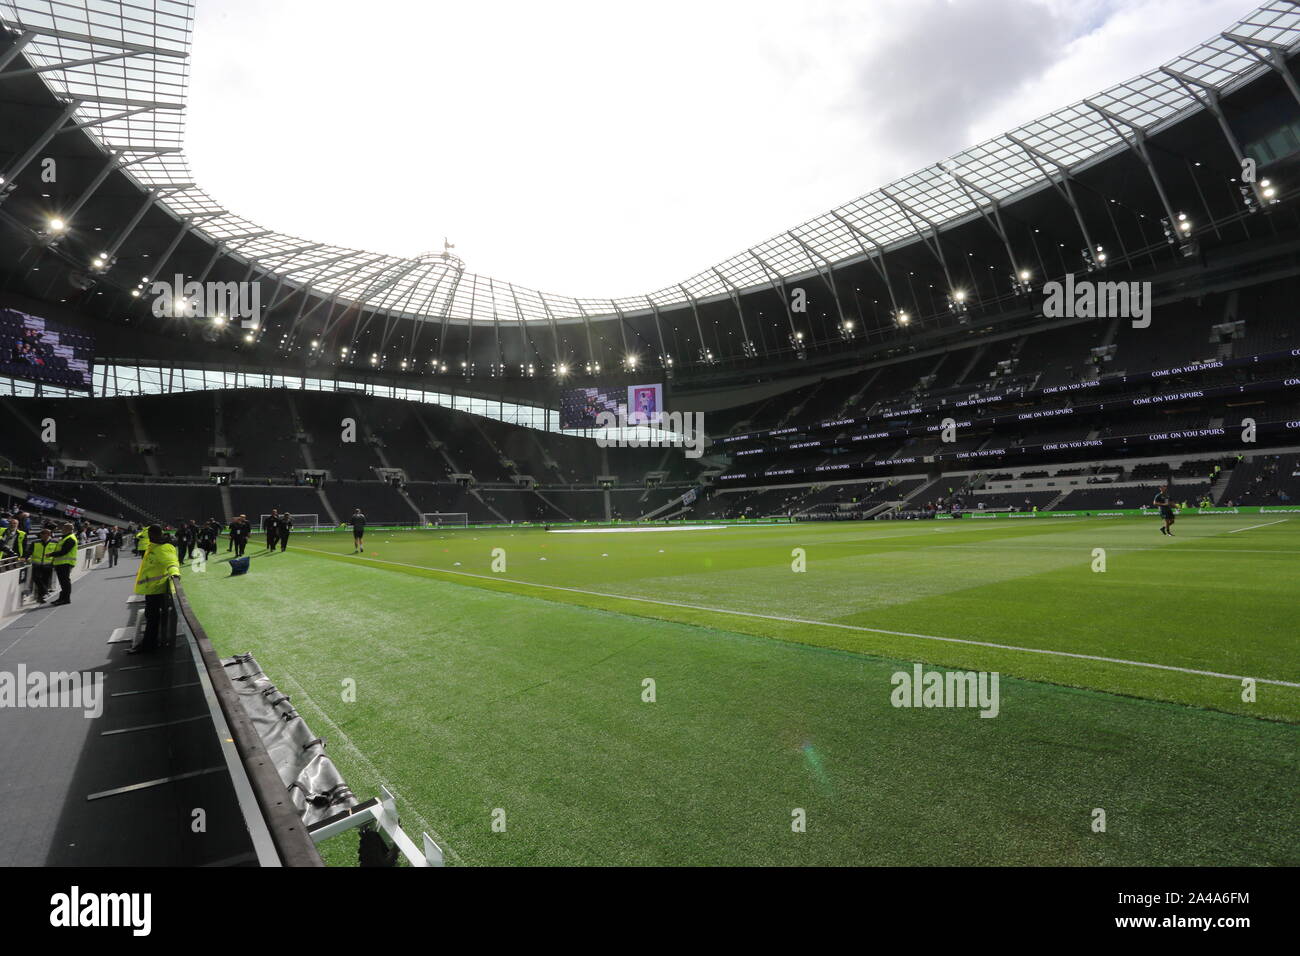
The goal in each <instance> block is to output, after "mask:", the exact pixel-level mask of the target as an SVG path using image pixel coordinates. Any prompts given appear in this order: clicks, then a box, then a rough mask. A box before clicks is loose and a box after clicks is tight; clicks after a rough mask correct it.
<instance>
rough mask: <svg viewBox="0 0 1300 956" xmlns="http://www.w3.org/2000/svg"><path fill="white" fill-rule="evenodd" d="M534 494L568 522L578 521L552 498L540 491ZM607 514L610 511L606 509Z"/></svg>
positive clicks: (535, 490)
mask: <svg viewBox="0 0 1300 956" xmlns="http://www.w3.org/2000/svg"><path fill="white" fill-rule="evenodd" d="M533 494H535V495H536V496H537V497H538V498H541V499H542V502H543V504H545V505H546V506H547V507H548V508H554V509H555V510H556V511H558V512H559V513H560V514H562V515H564V517H565V519H566V520H568V521H576V520H577V519H576V518H574V517H573V515H571V514H569V513H568V512H567V511H565V510H564V509H563V508H561V507H560V506H559V505H557V504H556V503H555V502H554V501H552V500H551V499H550V498H548V497H546V495H544V494H542V493H541V492H540V491H538V490H537V489H533ZM607 498H608V496H607ZM606 514H608V509H606Z"/></svg>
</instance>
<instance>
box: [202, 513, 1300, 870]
mask: <svg viewBox="0 0 1300 956" xmlns="http://www.w3.org/2000/svg"><path fill="white" fill-rule="evenodd" d="M1157 528H1158V522H1157V521H1156V520H1154V519H1152V520H1135V519H1114V520H1108V519H1095V518H1094V519H1088V518H1080V519H1072V518H1061V519H1034V520H1022V521H1019V522H1017V521H1009V520H1006V521H1004V520H996V521H976V520H965V521H942V522H940V521H918V522H884V521H881V522H863V523H857V522H850V523H833V524H813V523H809V524H793V525H789V524H786V525H756V526H729V527H721V528H717V529H713V530H674V531H661V530H657V531H637V532H636V533H557V532H555V531H549V532H548V531H545V530H542V529H533V530H510V529H474V528H468V529H457V530H454V531H453V530H444V531H432V530H431V531H407V532H401V531H393V532H382V531H381V532H375V531H372V532H371V533H370V534H369V535H368V536H367V539H366V549H365V553H364V554H362V555H355V554H352V553H350V552H351V551H352V537H351V534H350V533H349V532H337V533H318V534H295V535H294V538H293V541H292V544H291V545H290V549H289V551H288V552H286V553H284V554H274V555H267V554H266V553H265V552H259V551H258V550H257V549H256V548H251V549H250V552H249V553H250V554H251V555H252V556H253V561H252V568H251V570H250V572H249V573H248V574H247V575H244V576H240V577H228V576H227V575H226V572H225V567H224V565H223V564H221V563H216V562H214V563H212V564H209V566H208V570H207V571H206V572H205V573H197V572H195V571H193V570H190V569H187V570H186V571H185V575H184V584H185V587H186V590H187V593H188V594H189V596H190V599H191V602H192V604H193V606H194V608H195V610H196V612H197V613H198V616H199V619H200V620H201V621H202V622H203V624H204V627H205V628H206V629H207V631H208V633H209V635H210V637H211V638H212V640H213V643H214V644H215V646H216V648H217V650H218V651H219V652H220V653H221V654H222V655H223V656H227V655H230V654H234V653H242V652H248V651H251V652H253V653H254V654H255V655H256V656H257V658H258V661H259V662H260V663H261V665H262V667H263V669H264V670H265V671H266V672H267V674H268V675H269V676H270V677H271V678H272V680H274V681H275V682H276V683H277V684H278V686H279V687H280V688H281V689H282V690H283V691H284V692H285V693H288V694H290V695H291V697H292V699H293V702H294V704H295V706H296V707H297V708H298V710H299V712H300V713H301V714H302V715H303V716H304V717H305V718H306V719H307V721H308V723H309V725H310V726H311V727H312V728H313V730H315V732H316V733H318V734H320V735H322V736H324V737H325V738H326V740H327V741H328V752H329V753H330V755H331V756H332V757H333V759H334V760H335V762H336V763H337V764H338V765H339V767H340V769H341V770H342V771H343V773H344V775H345V777H346V778H347V780H348V782H349V784H350V785H351V787H352V788H353V790H354V791H356V792H357V794H358V795H359V796H362V797H367V796H371V795H373V794H375V793H377V792H378V788H379V786H380V785H385V786H387V787H388V788H389V789H390V790H391V791H392V792H393V793H394V794H395V795H396V797H397V800H398V808H399V811H400V813H401V815H402V819H403V824H404V826H405V827H406V829H407V830H408V832H412V833H413V835H415V834H418V832H419V831H421V830H424V831H427V832H429V833H430V835H432V836H434V837H435V839H437V840H439V842H440V843H441V844H442V845H444V846H445V847H446V848H447V851H448V862H450V863H458V864H467V865H492V864H525V865H552V864H972V865H1001V864H1026V865H1046V864H1063V865H1093V864H1129V865H1143V864H1151V865H1166V864H1168V865H1172V864H1181V865H1229V864H1238V865H1239V864H1289V865H1295V864H1297V863H1300V839H1298V837H1300V800H1297V780H1298V779H1300V777H1298V775H1297V774H1298V771H1300V641H1298V639H1297V638H1298V634H1297V607H1298V606H1300V601H1298V600H1297V596H1298V595H1300V519H1296V518H1289V519H1288V518H1282V519H1276V518H1274V517H1272V516H1268V515H1259V516H1253V515H1252V516H1215V517H1200V516H1190V517H1186V518H1184V519H1183V520H1180V521H1179V522H1178V525H1177V533H1178V536H1177V537H1175V538H1165V537H1164V536H1163V535H1161V534H1159V533H1158V531H1157ZM918 663H919V664H921V665H922V669H923V672H924V673H929V672H932V671H977V672H988V673H993V672H996V673H997V674H998V675H999V683H998V697H997V705H996V716H992V715H991V714H992V711H993V708H989V707H984V708H983V712H985V713H988V714H990V716H981V708H979V707H971V706H966V707H952V706H949V707H932V706H899V705H900V704H902V703H912V704H915V703H918V702H920V703H924V701H921V700H920V699H919V698H910V699H905V698H904V696H903V692H902V691H900V685H901V681H902V678H901V677H899V676H896V675H903V674H905V675H907V676H908V677H909V678H910V677H911V676H913V675H914V674H915V673H916V671H915V666H916V665H917V664H918ZM986 686H987V685H986ZM352 687H355V693H350V692H349V689H350V688H352ZM353 698H354V699H353ZM948 702H949V703H952V701H951V700H949V701H948ZM967 703H970V702H969V701H968V702H967ZM334 842H337V843H339V844H340V845H343V841H334ZM323 849H324V850H325V852H326V854H327V859H329V860H330V861H332V862H338V863H346V862H347V861H348V854H347V853H345V852H343V851H342V850H340V849H339V848H338V847H333V846H332V844H330V843H327V844H326V845H325V847H324V848H323Z"/></svg>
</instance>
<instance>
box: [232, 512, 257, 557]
mask: <svg viewBox="0 0 1300 956" xmlns="http://www.w3.org/2000/svg"><path fill="white" fill-rule="evenodd" d="M251 531H252V528H250V527H249V526H248V515H240V516H239V517H237V518H236V519H235V520H234V521H232V522H230V540H231V541H233V542H234V543H235V557H237V558H242V557H243V556H244V549H245V548H247V547H248V535H249V533H250V532H251Z"/></svg>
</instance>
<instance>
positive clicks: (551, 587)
mask: <svg viewBox="0 0 1300 956" xmlns="http://www.w3.org/2000/svg"><path fill="white" fill-rule="evenodd" d="M1283 520H1285V519H1283ZM298 550H299V551H306V552H309V553H311V554H319V555H323V556H324V557H327V558H332V559H334V560H340V559H343V558H347V557H360V559H361V560H362V561H369V562H371V563H373V564H380V565H383V564H388V565H393V566H395V567H402V568H414V569H416V570H419V571H431V572H433V573H435V574H450V575H455V576H457V577H465V578H477V579H479V580H483V581H499V582H501V583H503V584H514V585H517V586H520V587H525V588H539V589H541V590H544V591H564V592H568V593H570V594H585V595H589V596H591V597H598V598H606V599H610V600H617V601H631V602H632V603H634V604H653V605H657V606H659V607H673V608H681V609H683V610H688V611H706V612H708V613H710V614H729V615H733V616H736V617H747V618H757V619H760V620H765V621H776V622H778V623H781V624H807V625H810V626H813V627H832V628H838V629H840V630H845V631H860V632H864V633H868V634H888V635H889V636H891V637H910V638H915V639H918V640H923V641H941V642H943V643H945V644H966V645H970V646H972V647H988V648H993V649H995V650H1001V651H1015V652H1018V653H1023V654H1045V655H1048V656H1052V657H1069V658H1074V659H1076V660H1084V661H1097V662H1099V663H1103V664H1122V665H1126V666H1129V667H1146V668H1151V669H1154V670H1163V671H1174V672H1177V673H1180V674H1194V675H1196V676H1198V677H1218V678H1223V679H1225V680H1234V681H1243V680H1254V681H1255V682H1256V683H1259V684H1272V685H1273V686H1275V687H1294V688H1300V683H1297V682H1294V681H1285V680H1279V679H1277V678H1271V677H1253V678H1252V677H1250V676H1249V675H1245V674H1223V673H1220V672H1218V671H1207V670H1198V669H1196V668H1192V667H1178V666H1176V665H1173V664H1155V663H1151V662H1150V661H1131V660H1125V659H1123V658H1119V657H1103V656H1100V655H1097V654H1076V653H1073V652H1071V651H1056V650H1047V649H1044V648H1039V647H1020V646H1018V645H1014V644H998V643H995V642H993V641H975V640H970V639H969V638H962V637H940V636H938V635H935V634H916V633H913V632H910V631H891V630H887V629H885V628H880V627H866V626H864V625H860V624H840V623H838V622H835V621H814V620H809V619H807V618H798V617H783V616H781V615H777V614H760V613H758V612H757V611H736V610H732V609H729V608H719V607H704V606H702V605H699V604H685V603H681V602H678V601H660V600H655V599H653V598H644V597H632V596H629V595H626V594H610V593H608V592H604V591H589V590H586V589H584V588H571V587H562V586H560V585H556V584H535V583H533V582H531V581H520V580H518V579H516V578H506V577H502V576H500V575H490V574H474V573H473V572H470V571H450V570H446V569H444V568H434V567H429V566H428V565H423V564H406V563H404V562H401V561H385V560H382V559H379V558H368V557H366V556H365V555H337V554H334V553H332V552H329V551H321V550H319V549H317V548H299V549H298ZM1136 550H1144V549H1136Z"/></svg>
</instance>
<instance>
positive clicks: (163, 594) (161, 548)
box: [127, 524, 181, 654]
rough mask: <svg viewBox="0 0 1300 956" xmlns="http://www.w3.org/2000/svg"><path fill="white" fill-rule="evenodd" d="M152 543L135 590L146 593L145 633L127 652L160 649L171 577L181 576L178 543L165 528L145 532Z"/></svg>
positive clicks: (149, 545)
mask: <svg viewBox="0 0 1300 956" xmlns="http://www.w3.org/2000/svg"><path fill="white" fill-rule="evenodd" d="M145 534H146V536H147V537H148V539H149V543H148V545H147V547H146V548H145V552H144V560H142V561H141V562H140V570H138V571H136V573H135V593H136V594H143V595H144V636H143V637H142V638H141V639H140V643H139V644H138V645H135V646H133V647H131V648H130V649H129V650H128V651H127V653H128V654H138V653H140V652H141V651H154V650H157V649H158V633H159V631H160V630H161V628H162V619H163V614H164V613H166V610H167V606H168V604H169V603H170V597H169V596H168V591H169V590H170V588H169V585H170V583H171V579H172V578H176V577H180V574H181V564H180V559H179V558H178V557H177V555H176V545H174V544H172V543H171V541H170V539H168V538H167V536H166V535H164V534H163V530H162V528H160V527H158V525H156V524H153V525H150V526H149V530H148V531H147V532H145Z"/></svg>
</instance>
